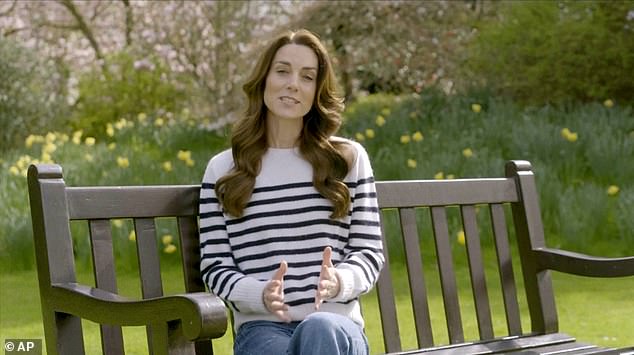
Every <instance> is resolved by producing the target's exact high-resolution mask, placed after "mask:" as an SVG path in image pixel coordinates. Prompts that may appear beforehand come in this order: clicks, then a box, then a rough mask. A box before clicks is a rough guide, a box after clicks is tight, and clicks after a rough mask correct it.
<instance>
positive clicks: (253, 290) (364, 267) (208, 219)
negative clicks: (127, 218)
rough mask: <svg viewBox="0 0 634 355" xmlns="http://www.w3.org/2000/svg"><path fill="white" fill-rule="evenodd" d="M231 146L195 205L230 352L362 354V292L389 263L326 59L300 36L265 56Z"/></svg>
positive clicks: (368, 173) (276, 44)
mask: <svg viewBox="0 0 634 355" xmlns="http://www.w3.org/2000/svg"><path fill="white" fill-rule="evenodd" d="M243 89H244V92H245V93H246V95H247V98H248V107H247V110H246V112H245V114H244V117H243V118H242V119H241V120H239V121H238V122H237V123H236V125H235V126H234V128H233V132H232V137H231V149H229V150H226V151H224V152H222V153H220V154H218V155H216V156H214V157H213V158H212V159H211V160H210V161H209V164H208V166H207V169H206V171H205V175H204V178H203V183H202V189H201V196H200V197H201V199H200V236H201V256H202V261H201V271H202V276H203V279H204V281H205V283H206V284H207V285H208V287H209V289H210V290H211V291H212V292H213V293H214V294H216V295H218V296H219V297H221V298H222V299H223V300H224V301H225V302H226V303H227V304H228V306H229V307H230V308H231V310H232V312H233V315H234V329H235V331H236V339H235V341H234V353H235V354H287V353H288V354H320V355H322V354H367V353H368V351H369V350H368V343H367V339H366V337H365V335H364V333H363V318H362V316H361V311H360V308H359V301H358V298H359V295H361V294H363V293H365V292H368V291H369V290H370V289H371V288H372V286H373V285H374V283H375V282H376V279H377V277H378V275H379V272H380V270H381V268H382V266H383V263H384V257H383V254H382V244H381V237H380V226H379V212H378V208H377V201H376V193H375V186H374V178H373V175H372V168H371V166H370V163H369V160H368V156H367V153H366V152H365V150H364V149H363V147H362V146H361V145H359V144H358V143H355V142H352V141H348V140H345V139H342V138H338V137H335V136H333V135H334V134H335V132H336V131H337V129H338V128H339V126H340V123H341V112H342V111H343V100H342V99H341V98H340V97H339V96H338V95H337V93H336V91H335V89H336V82H335V77H334V73H333V69H332V65H331V61H330V58H329V56H328V53H327V51H326V49H325V47H324V46H323V44H322V43H321V42H320V40H319V38H318V37H317V36H316V35H314V34H313V33H311V32H309V31H307V30H300V31H297V32H288V33H285V34H283V35H281V36H279V37H278V38H277V39H275V40H274V41H272V43H271V44H270V45H269V46H268V47H267V48H266V49H265V51H264V53H263V54H262V56H261V57H260V59H259V61H258V62H257V65H256V67H255V70H254V72H253V73H252V75H251V77H250V79H249V80H248V81H247V83H246V84H245V85H244V87H243Z"/></svg>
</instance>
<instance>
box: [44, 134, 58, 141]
mask: <svg viewBox="0 0 634 355" xmlns="http://www.w3.org/2000/svg"><path fill="white" fill-rule="evenodd" d="M45 139H46V142H55V139H57V135H55V133H53V132H48V133H46V137H45Z"/></svg>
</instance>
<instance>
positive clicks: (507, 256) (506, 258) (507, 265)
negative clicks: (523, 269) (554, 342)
mask: <svg viewBox="0 0 634 355" xmlns="http://www.w3.org/2000/svg"><path fill="white" fill-rule="evenodd" d="M489 208H490V213H491V224H492V229H493V237H494V238H495V251H496V256H497V264H498V270H499V275H500V284H501V285H502V298H503V300H504V311H505V313H506V324H507V330H508V334H509V335H520V334H522V322H521V320H520V309H519V304H518V302H517V289H516V287H515V276H514V273H513V261H512V259H511V248H510V246H509V240H508V233H507V225H506V217H505V215H504V206H503V205H502V204H499V203H494V204H491V205H489Z"/></svg>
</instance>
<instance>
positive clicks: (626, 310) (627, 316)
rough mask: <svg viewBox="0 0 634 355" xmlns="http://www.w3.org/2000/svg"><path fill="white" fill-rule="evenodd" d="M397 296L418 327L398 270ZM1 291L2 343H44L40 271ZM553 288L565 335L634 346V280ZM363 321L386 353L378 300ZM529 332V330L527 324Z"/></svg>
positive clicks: (134, 349) (93, 332)
mask: <svg viewBox="0 0 634 355" xmlns="http://www.w3.org/2000/svg"><path fill="white" fill-rule="evenodd" d="M164 273H165V276H166V277H167V278H168V279H173V280H178V279H180V278H181V275H180V272H179V271H178V270H176V269H175V268H169V269H167V270H165V271H164ZM393 274H394V275H395V284H396V288H395V289H397V290H400V294H399V295H398V308H399V321H400V322H401V324H402V325H404V326H405V327H408V325H410V324H413V320H412V315H411V313H409V311H408V306H409V302H408V301H407V300H406V298H407V292H408V291H407V281H406V278H405V276H404V273H402V272H400V270H399V268H398V267H396V268H394V270H393ZM1 277H2V281H1V286H2V287H1V288H0V305H1V308H0V312H1V318H0V332H1V334H2V342H3V343H4V340H5V339H12V338H40V339H41V338H43V329H42V323H41V316H40V301H39V296H38V286H37V277H36V274H35V271H21V272H15V273H11V274H8V273H2V274H1ZM457 278H458V284H459V285H463V286H465V287H461V294H460V300H461V306H462V307H463V312H464V313H463V319H464V321H465V323H466V324H467V326H466V329H465V336H466V337H474V336H475V334H476V333H475V332H476V329H477V328H476V327H477V326H476V323H475V317H474V315H473V311H469V309H472V304H471V303H469V300H468V299H469V296H470V294H469V292H470V290H469V287H468V280H467V275H462V274H458V275H457ZM79 279H80V281H84V282H90V279H91V276H90V274H89V273H88V272H82V273H80V275H79ZM553 279H554V287H555V294H556V296H557V306H558V309H559V316H560V328H561V329H562V331H564V332H566V333H568V334H571V335H574V336H576V337H577V338H578V339H580V340H583V341H587V342H590V343H595V344H600V345H604V346H610V347H617V346H626V345H629V346H631V345H633V344H634V337H633V336H632V331H631V330H632V329H634V317H632V314H634V302H632V300H631V299H632V297H631V290H632V289H634V278H632V277H629V278H620V279H608V280H605V279H600V280H599V279H590V278H582V277H576V276H568V275H562V274H554V275H553ZM493 281H494V280H493ZM119 283H120V289H121V290H122V293H124V294H128V295H135V294H137V293H138V288H139V286H138V284H137V281H136V279H135V276H134V274H132V273H127V274H122V275H120V276H119ZM181 288H182V286H181V285H180V282H166V283H165V292H166V293H175V292H179V291H180V289H181ZM489 291H490V294H491V298H492V300H491V302H492V306H491V308H492V310H494V311H495V310H496V309H499V307H500V302H499V300H497V297H495V295H496V294H499V286H497V287H496V283H495V282H491V284H490V285H489ZM430 297H431V300H430V305H431V308H432V322H433V324H434V328H435V329H439V328H442V325H443V322H444V318H443V315H442V311H441V310H440V306H441V304H442V301H441V299H442V298H441V296H440V291H439V290H438V288H431V287H430ZM363 310H364V315H365V317H366V320H367V323H368V325H367V329H366V331H367V333H368V338H369V339H370V345H371V349H372V353H381V352H382V350H383V345H382V343H381V339H382V334H381V331H380V327H379V326H378V323H377V322H378V310H377V307H376V302H375V298H374V295H373V294H370V295H368V296H367V297H366V298H365V299H364V309H363ZM523 326H524V329H528V328H529V326H528V324H524V325H523ZM84 329H85V330H84V337H85V338H86V342H87V348H86V351H87V353H88V354H95V353H101V350H100V340H99V338H98V336H99V335H98V333H99V331H98V328H97V326H96V325H95V324H92V323H90V322H85V327H84ZM495 331H496V335H497V336H503V335H504V331H505V325H504V323H503V321H496V322H495ZM401 336H402V342H403V346H404V348H413V347H415V346H416V344H415V334H413V332H410V333H407V334H401ZM124 338H125V344H126V353H127V354H132V355H134V354H146V353H147V345H146V340H145V334H144V329H143V328H139V327H134V328H127V329H124ZM435 338H436V341H437V342H439V343H446V342H447V340H446V332H443V331H437V333H435ZM230 343H231V335H230V332H228V333H227V335H226V336H225V337H224V338H222V339H221V340H220V341H217V342H216V351H217V353H218V354H230V353H231V348H230Z"/></svg>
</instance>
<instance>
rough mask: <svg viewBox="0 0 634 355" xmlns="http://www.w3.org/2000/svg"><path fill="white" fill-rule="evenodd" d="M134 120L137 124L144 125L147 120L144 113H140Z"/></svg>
mask: <svg viewBox="0 0 634 355" xmlns="http://www.w3.org/2000/svg"><path fill="white" fill-rule="evenodd" d="M136 118H137V119H138V120H139V122H141V123H144V122H145V120H146V119H147V115H146V114H145V112H140V113H139V114H138V115H137V116H136Z"/></svg>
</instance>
